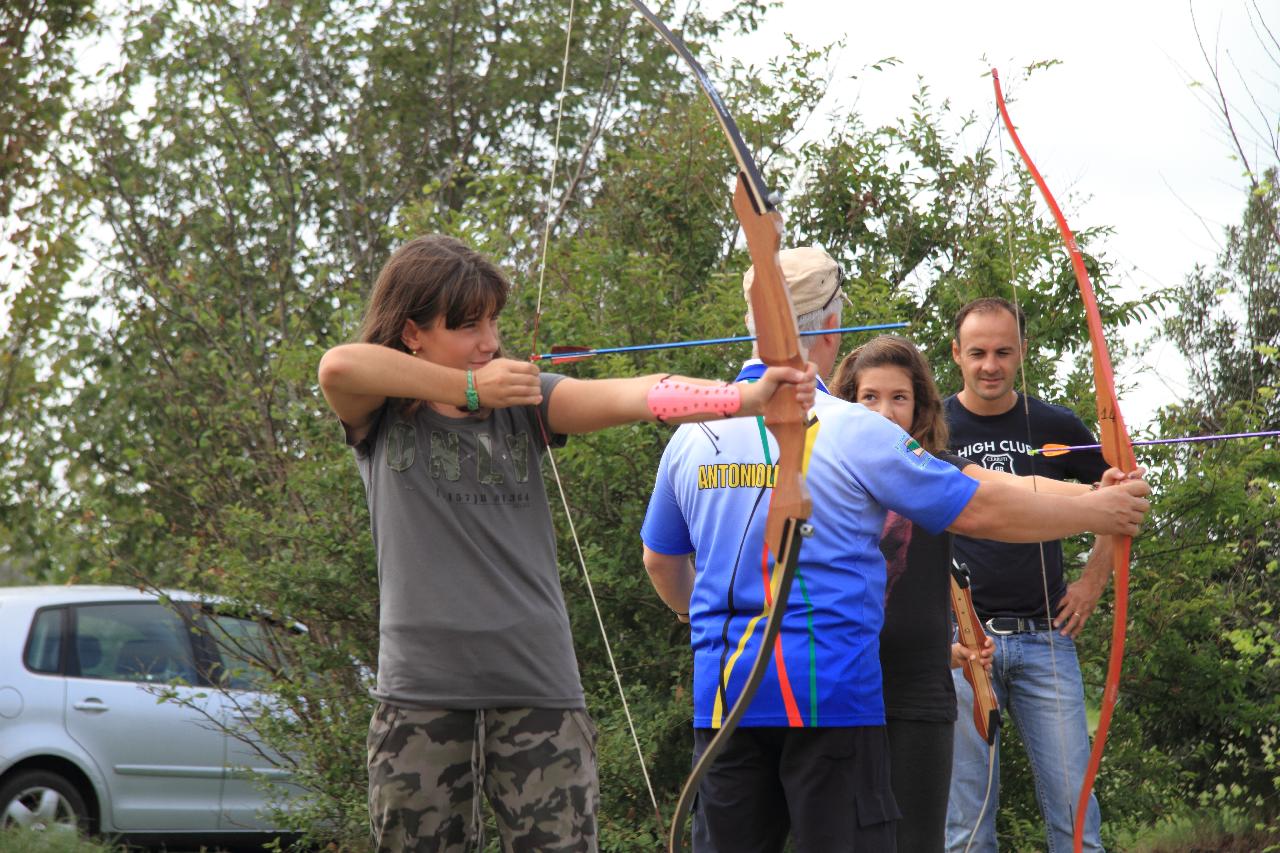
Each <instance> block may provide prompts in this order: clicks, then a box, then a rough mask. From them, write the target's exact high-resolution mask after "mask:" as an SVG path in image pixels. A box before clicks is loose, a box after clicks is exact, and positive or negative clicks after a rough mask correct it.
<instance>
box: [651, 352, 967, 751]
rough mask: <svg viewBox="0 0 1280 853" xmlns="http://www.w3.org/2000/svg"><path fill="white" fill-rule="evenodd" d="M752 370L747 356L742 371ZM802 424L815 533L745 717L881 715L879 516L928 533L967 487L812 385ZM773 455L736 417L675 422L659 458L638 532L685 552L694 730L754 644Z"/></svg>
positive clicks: (874, 418)
mask: <svg viewBox="0 0 1280 853" xmlns="http://www.w3.org/2000/svg"><path fill="white" fill-rule="evenodd" d="M761 372H763V366H762V365H760V364H759V363H758V362H755V363H749V364H748V366H747V367H746V368H744V370H743V373H742V374H741V375H740V376H739V379H752V378H755V377H757V376H759V375H760V373H761ZM809 430H810V433H809V436H808V441H807V442H806V458H805V467H806V480H807V483H808V486H809V492H810V494H811V495H812V497H813V514H812V517H811V519H810V521H811V523H812V524H813V527H814V535H813V536H812V537H810V538H808V539H805V540H804V541H803V543H802V544H801V545H800V560H799V567H798V572H797V575H796V580H795V583H794V585H793V586H792V589H791V596H790V599H789V601H788V605H787V612H786V615H785V617H784V619H783V622H782V631H781V634H780V636H779V645H778V647H777V648H775V649H774V650H773V651H772V652H771V656H772V658H773V662H772V664H771V665H770V667H769V671H768V672H767V674H766V675H765V679H764V682H763V683H762V684H761V687H760V691H759V692H758V694H757V695H756V698H755V699H754V700H753V702H752V704H751V708H750V709H749V710H748V711H747V714H746V716H745V717H744V718H743V721H742V724H743V725H746V726H872V725H883V724H884V701H883V698H882V693H881V676H880V656H879V635H880V628H881V625H882V623H883V621H884V596H885V563H884V557H883V555H882V554H881V553H880V548H879V544H880V534H881V531H882V530H883V529H884V518H885V512H886V510H887V509H892V510H893V511H895V512H897V513H898V514H899V515H902V516H905V517H907V518H910V519H911V520H913V521H915V522H916V523H918V524H920V525H921V526H922V527H924V528H926V529H928V530H929V531H931V532H939V531H941V530H943V529H945V528H946V527H948V526H949V525H950V524H951V523H952V522H953V521H954V520H955V518H956V516H958V515H959V514H960V512H961V511H962V510H963V509H964V507H965V505H966V504H967V503H968V502H969V499H970V498H971V497H972V496H973V493H974V491H975V490H976V489H977V487H978V484H977V481H975V480H973V479H970V478H969V477H967V476H965V475H964V474H961V473H960V472H959V471H958V470H956V469H955V468H954V467H953V466H951V465H949V464H947V463H945V462H942V461H940V460H938V459H935V458H934V457H933V456H931V455H929V454H928V453H927V452H925V450H924V449H923V448H921V447H920V445H919V444H918V443H917V442H916V441H915V440H914V439H912V438H911V437H910V436H908V435H907V434H906V433H905V432H903V431H902V430H901V429H899V428H898V427H897V426H895V425H894V424H893V423H892V422H890V421H889V420H888V419H887V418H884V417H883V416H881V415H879V414H876V413H875V412H872V411H871V410H869V409H867V408H865V407H863V406H861V405H858V404H856V403H849V402H846V401H844V400H839V399H837V398H835V397H832V396H830V395H828V394H825V393H823V392H822V391H819V393H818V399H817V401H816V403H815V406H814V409H813V411H812V412H811V417H810V425H809ZM776 458H777V443H776V442H775V441H774V439H773V436H772V435H770V434H769V433H768V431H767V430H766V429H765V428H764V426H763V423H762V421H761V419H759V418H735V419H731V420H725V421H716V422H714V423H712V424H707V425H703V426H700V425H697V424H690V425H686V426H682V427H680V428H679V429H678V430H677V431H676V433H675V435H674V436H673V437H672V439H671V441H670V443H669V444H668V445H667V448H666V450H665V451H664V452H663V454H662V463H661V465H660V467H659V468H658V476H657V482H656V483H655V485H654V490H653V496H652V497H651V498H650V501H649V510H648V513H647V515H646V517H645V521H644V527H643V529H642V530H641V536H642V538H643V539H644V543H645V545H647V546H648V547H649V548H650V549H652V550H654V551H657V552H659V553H662V554H688V553H695V554H696V561H695V567H696V572H697V574H696V579H695V581H694V587H693V597H692V599H691V601H690V603H689V620H690V626H691V630H692V640H691V642H692V645H693V653H694V674H693V695H694V726H696V727H699V728H719V727H720V725H721V723H722V721H723V718H724V716H725V715H726V714H727V713H728V710H729V708H731V707H732V706H733V702H734V701H735V699H736V698H737V696H738V694H739V693H740V691H741V689H742V686H743V684H744V683H745V681H746V677H747V673H748V671H749V670H750V668H751V663H752V661H753V660H755V656H756V654H757V652H758V650H759V642H760V635H761V634H762V633H763V631H764V622H765V617H766V616H767V614H768V605H767V603H766V600H765V592H766V589H767V588H768V582H769V578H770V577H771V575H772V572H773V571H774V565H773V561H772V559H771V557H770V556H769V555H768V551H767V549H766V548H765V547H764V527H765V524H764V522H765V517H766V515H767V513H768V509H769V495H770V488H771V485H772V478H773V474H774V470H775V469H774V464H773V460H774V459H776ZM779 650H780V652H779ZM722 679H723V690H721V689H720V685H721V681H722Z"/></svg>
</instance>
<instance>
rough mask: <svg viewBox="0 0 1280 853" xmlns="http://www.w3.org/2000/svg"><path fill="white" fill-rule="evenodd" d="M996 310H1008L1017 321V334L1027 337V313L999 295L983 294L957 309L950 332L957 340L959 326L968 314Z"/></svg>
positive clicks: (986, 312) (1019, 306) (992, 312)
mask: <svg viewBox="0 0 1280 853" xmlns="http://www.w3.org/2000/svg"><path fill="white" fill-rule="evenodd" d="M997 311H1008V312H1009V313H1010V314H1012V315H1013V319H1015V320H1017V321H1018V336H1019V337H1020V338H1022V340H1023V341H1025V340H1026V339H1027V315H1026V314H1023V313H1022V306H1021V305H1015V304H1014V303H1012V302H1010V301H1009V300H1008V299H1004V298H1002V297H1000V296H984V297H982V298H981V299H975V300H973V301H972V302H970V303H968V304H967V305H965V306H964V307H963V308H961V309H960V310H959V311H957V312H956V320H955V326H954V329H953V331H952V334H954V335H955V338H956V340H957V341H958V340H960V326H961V325H962V324H963V323H964V321H965V318H966V317H968V316H969V315H970V314H994V313H995V312H997Z"/></svg>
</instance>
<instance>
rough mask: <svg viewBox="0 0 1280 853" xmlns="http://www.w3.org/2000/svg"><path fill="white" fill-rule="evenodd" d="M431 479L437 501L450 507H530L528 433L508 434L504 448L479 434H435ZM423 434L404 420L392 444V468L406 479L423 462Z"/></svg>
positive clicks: (395, 426)
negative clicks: (420, 442)
mask: <svg viewBox="0 0 1280 853" xmlns="http://www.w3.org/2000/svg"><path fill="white" fill-rule="evenodd" d="M427 434H428V442H427V443H428V449H427V454H426V456H427V470H426V474H427V477H428V478H429V480H430V481H431V483H432V484H433V485H434V487H435V492H436V495H437V497H439V498H441V499H442V500H444V501H445V502H447V503H450V504H467V505H471V506H477V507H487V506H489V507H491V506H528V505H529V502H530V500H531V495H530V492H529V488H528V486H529V466H530V459H531V453H530V442H529V435H528V433H524V432H519V433H507V434H505V435H503V436H502V442H501V445H500V446H499V449H496V450H495V448H494V436H493V435H490V434H489V433H487V432H482V431H476V430H451V429H431V430H428V431H427ZM417 437H418V432H417V430H416V429H415V428H414V426H413V425H412V424H409V423H406V422H404V421H399V422H397V423H395V424H393V425H392V426H391V429H390V431H389V433H388V440H387V467H388V468H390V469H391V470H393V471H396V472H397V473H401V474H404V473H406V472H409V471H410V469H412V468H413V466H414V462H415V461H416V459H417V455H418V454H417V452H416V450H417V448H416V443H417Z"/></svg>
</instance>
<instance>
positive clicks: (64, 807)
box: [0, 770, 89, 832]
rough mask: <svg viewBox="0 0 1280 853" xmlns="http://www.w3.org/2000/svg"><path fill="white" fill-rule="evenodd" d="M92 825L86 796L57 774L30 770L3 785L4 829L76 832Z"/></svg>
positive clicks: (0, 819) (0, 813)
mask: <svg viewBox="0 0 1280 853" xmlns="http://www.w3.org/2000/svg"><path fill="white" fill-rule="evenodd" d="M88 824H89V810H88V808H86V806H85V803H84V797H82V796H80V792H79V791H77V790H76V787H75V786H74V785H72V784H71V783H70V782H68V781H67V780H66V779H64V778H63V777H61V776H59V775H58V774H57V773H51V772H49V771H47V770H27V771H24V772H21V773H18V774H17V775H15V776H14V777H13V778H12V779H10V780H9V781H8V782H6V783H5V784H4V785H3V786H0V829H18V828H22V829H31V830H35V831H37V832H43V831H46V830H50V831H55V832H74V831H76V830H77V829H84V828H87V827H88Z"/></svg>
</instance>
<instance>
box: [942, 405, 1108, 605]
mask: <svg viewBox="0 0 1280 853" xmlns="http://www.w3.org/2000/svg"><path fill="white" fill-rule="evenodd" d="M1026 399H1027V408H1028V409H1029V410H1030V428H1028V422H1027V413H1026V411H1025V410H1024V407H1023V402H1022V397H1021V395H1019V397H1018V402H1017V403H1016V404H1014V406H1013V408H1011V409H1009V410H1008V411H1007V412H1005V413H1004V414H1000V415H975V414H974V413H973V412H970V411H969V410H968V409H966V408H965V407H964V406H963V405H961V404H960V401H959V400H958V399H957V398H956V397H955V396H951V397H948V398H947V399H946V400H944V401H943V407H944V409H945V410H946V414H947V424H948V426H950V428H951V449H952V450H953V451H954V452H955V453H956V454H958V455H960V456H963V457H964V458H966V459H968V460H969V461H971V462H974V463H976V464H978V465H981V466H982V467H984V468H990V469H992V470H996V471H1008V472H1010V473H1013V474H1017V475H1019V476H1026V475H1028V474H1036V475H1038V476H1041V477H1049V478H1051V479H1054V480H1078V481H1080V482H1082V483H1094V482H1097V481H1098V480H1099V479H1100V478H1101V477H1102V473H1103V472H1104V471H1106V470H1107V467H1108V466H1107V463H1106V461H1105V460H1103V458H1102V453H1101V451H1098V450H1077V451H1073V452H1071V453H1066V454H1063V455H1062V456H1031V455H1030V454H1029V453H1028V451H1029V450H1030V449H1031V448H1032V447H1042V446H1044V445H1045V444H1050V443H1052V444H1066V445H1075V444H1094V443H1096V439H1095V438H1094V437H1093V435H1092V434H1091V433H1090V432H1089V430H1088V428H1087V427H1085V425H1084V424H1083V423H1081V421H1080V419H1079V418H1078V417H1076V415H1075V413H1074V412H1072V411H1071V410H1070V409H1068V408H1066V407H1064V406H1055V405H1053V404H1051V403H1046V402H1044V401H1042V400H1037V399H1036V398H1035V397H1027V398H1026ZM1040 547H1041V546H1040V545H1036V544H1021V545H1012V544H1008V543H1005V542H993V541H991V540H989V539H970V538H968V537H965V536H957V537H955V556H956V559H957V560H959V561H960V562H961V563H964V564H966V565H967V566H968V567H969V573H970V575H971V577H972V579H973V604H974V607H975V608H976V609H977V611H978V613H979V614H980V615H981V616H982V617H984V618H986V617H990V616H1020V617H1023V618H1029V617H1044V616H1045V615H1046V614H1045V609H1044V608H1045V586H1046V584H1047V586H1048V589H1049V603H1050V610H1051V613H1049V614H1048V615H1049V616H1052V615H1053V613H1056V612H1057V607H1058V602H1059V601H1061V599H1062V596H1063V595H1065V594H1066V591H1067V586H1066V583H1065V582H1064V581H1063V577H1062V543H1061V542H1060V541H1058V540H1054V541H1052V542H1045V543H1043V547H1044V577H1041V562H1040Z"/></svg>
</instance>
